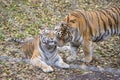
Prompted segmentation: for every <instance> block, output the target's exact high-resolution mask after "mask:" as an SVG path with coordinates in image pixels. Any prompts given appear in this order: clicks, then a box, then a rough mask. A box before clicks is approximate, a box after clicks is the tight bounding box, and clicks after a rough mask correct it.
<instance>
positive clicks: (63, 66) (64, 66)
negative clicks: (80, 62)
mask: <svg viewBox="0 0 120 80" xmlns="http://www.w3.org/2000/svg"><path fill="white" fill-rule="evenodd" d="M61 67H62V68H69V67H70V66H69V64H67V63H65V62H63V63H62V66H61Z"/></svg>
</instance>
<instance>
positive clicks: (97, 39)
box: [95, 12, 101, 41]
mask: <svg viewBox="0 0 120 80" xmlns="http://www.w3.org/2000/svg"><path fill="white" fill-rule="evenodd" d="M95 13H96V15H97V18H98V28H99V35H98V36H97V38H96V41H99V39H100V38H99V37H100V36H101V29H100V17H99V15H98V14H100V13H99V12H95Z"/></svg>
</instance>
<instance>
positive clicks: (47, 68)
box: [42, 66, 53, 72]
mask: <svg viewBox="0 0 120 80" xmlns="http://www.w3.org/2000/svg"><path fill="white" fill-rule="evenodd" d="M42 70H43V71H44V72H52V71H53V68H52V67H51V66H47V67H44V68H42Z"/></svg>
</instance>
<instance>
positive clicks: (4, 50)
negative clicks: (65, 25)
mask: <svg viewBox="0 0 120 80" xmlns="http://www.w3.org/2000/svg"><path fill="white" fill-rule="evenodd" d="M113 3H117V4H120V1H119V0H90V1H89V0H88V1H87V0H74V1H73V0H51V1H50V0H45V1H44V0H0V16H1V18H0V80H120V39H119V37H116V36H113V37H111V38H110V39H108V40H107V41H103V42H98V43H95V47H94V48H95V49H94V54H95V56H96V58H95V59H93V61H92V62H91V63H89V64H85V63H83V62H80V61H79V59H80V56H81V54H83V51H82V49H81V48H80V51H79V54H78V60H76V61H74V62H67V61H66V57H67V56H68V55H69V53H68V52H61V53H60V55H61V56H62V57H63V59H64V61H65V62H67V63H68V64H70V65H71V66H72V67H71V68H70V69H60V68H56V67H54V66H53V68H54V72H51V73H44V72H43V71H42V70H41V69H39V68H37V67H34V66H32V65H30V64H29V61H23V59H22V58H23V53H22V52H21V45H19V44H16V43H13V42H9V39H11V38H20V39H24V38H27V37H31V36H33V35H34V34H38V33H39V28H41V27H49V28H51V27H54V26H55V24H56V23H57V22H59V21H60V20H62V19H63V17H64V16H65V15H66V14H68V13H69V12H70V11H72V10H74V9H82V10H96V9H99V8H108V7H109V5H110V4H113ZM48 4H49V5H48Z"/></svg>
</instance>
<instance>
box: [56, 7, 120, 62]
mask: <svg viewBox="0 0 120 80" xmlns="http://www.w3.org/2000/svg"><path fill="white" fill-rule="evenodd" d="M55 34H56V40H57V43H58V44H59V46H63V45H64V44H65V43H67V42H70V47H71V56H70V57H68V58H67V60H68V61H73V60H76V56H77V53H78V48H79V46H80V44H81V45H82V47H83V51H84V55H85V57H84V58H83V59H82V61H84V62H88V63H89V62H91V61H92V54H93V42H98V41H102V40H107V39H108V38H109V37H110V36H112V35H118V36H120V6H113V7H111V8H109V9H105V10H103V9H101V10H96V11H81V10H76V11H73V12H71V13H69V14H68V15H67V16H66V17H65V19H64V20H63V22H61V23H59V24H58V25H57V26H56V27H55Z"/></svg>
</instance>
